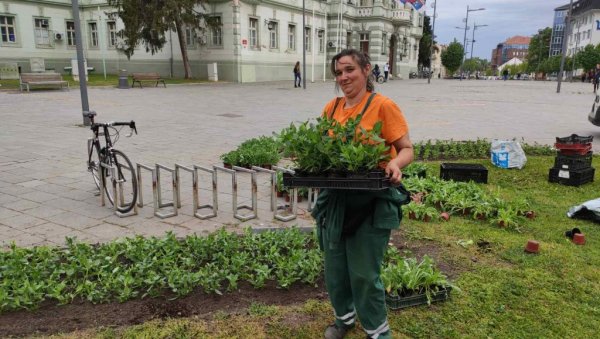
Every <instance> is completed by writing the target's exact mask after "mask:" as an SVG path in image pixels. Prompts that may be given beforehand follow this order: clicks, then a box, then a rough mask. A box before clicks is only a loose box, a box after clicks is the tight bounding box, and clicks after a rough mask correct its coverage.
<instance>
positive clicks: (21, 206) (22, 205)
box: [2, 199, 40, 212]
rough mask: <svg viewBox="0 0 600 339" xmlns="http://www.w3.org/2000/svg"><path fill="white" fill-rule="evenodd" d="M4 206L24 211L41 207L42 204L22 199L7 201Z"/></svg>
mask: <svg viewBox="0 0 600 339" xmlns="http://www.w3.org/2000/svg"><path fill="white" fill-rule="evenodd" d="M2 206H3V207H5V208H9V209H11V210H15V211H20V212H22V211H25V210H28V209H32V208H36V207H39V206H40V204H38V203H37V202H33V201H30V200H25V199H21V200H17V201H13V202H9V203H6V204H4V205H2Z"/></svg>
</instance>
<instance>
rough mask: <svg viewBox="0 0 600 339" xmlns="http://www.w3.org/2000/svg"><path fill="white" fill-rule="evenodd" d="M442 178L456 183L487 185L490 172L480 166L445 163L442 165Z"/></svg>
mask: <svg viewBox="0 0 600 339" xmlns="http://www.w3.org/2000/svg"><path fill="white" fill-rule="evenodd" d="M440 178H442V179H444V180H454V181H470V180H473V181H474V182H478V183H482V184H487V179H488V170H487V168H485V166H483V165H480V164H455V163H448V162H444V163H442V164H441V165H440Z"/></svg>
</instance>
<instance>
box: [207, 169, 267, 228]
mask: <svg viewBox="0 0 600 339" xmlns="http://www.w3.org/2000/svg"><path fill="white" fill-rule="evenodd" d="M213 169H214V171H215V181H216V174H217V172H218V171H222V172H225V173H229V174H231V195H232V208H233V216H234V217H235V218H236V219H238V220H241V221H248V220H250V219H254V218H256V216H257V202H256V171H253V170H249V169H247V168H243V167H237V166H233V167H232V169H228V168H225V167H221V166H216V165H213ZM238 171H240V172H246V173H250V178H251V186H252V187H251V189H252V206H249V205H245V204H243V205H238V203H237V198H238V197H237V176H236V175H237V172H238ZM216 209H217V206H216V204H215V210H216ZM241 209H247V210H251V211H252V212H250V213H248V214H240V213H239V211H240V210H241Z"/></svg>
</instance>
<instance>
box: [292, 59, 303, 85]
mask: <svg viewBox="0 0 600 339" xmlns="http://www.w3.org/2000/svg"><path fill="white" fill-rule="evenodd" d="M301 81H302V77H300V61H296V66H294V88H296V87H301V86H300V82H301ZM296 83H297V84H296Z"/></svg>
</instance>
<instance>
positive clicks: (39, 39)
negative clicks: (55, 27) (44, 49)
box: [34, 18, 50, 46]
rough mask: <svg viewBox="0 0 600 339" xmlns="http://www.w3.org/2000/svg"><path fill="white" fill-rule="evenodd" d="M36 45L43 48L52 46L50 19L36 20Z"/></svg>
mask: <svg viewBox="0 0 600 339" xmlns="http://www.w3.org/2000/svg"><path fill="white" fill-rule="evenodd" d="M34 24H35V29H34V36H35V44H36V45H41V46H50V24H49V22H48V19H41V18H36V19H34Z"/></svg>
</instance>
